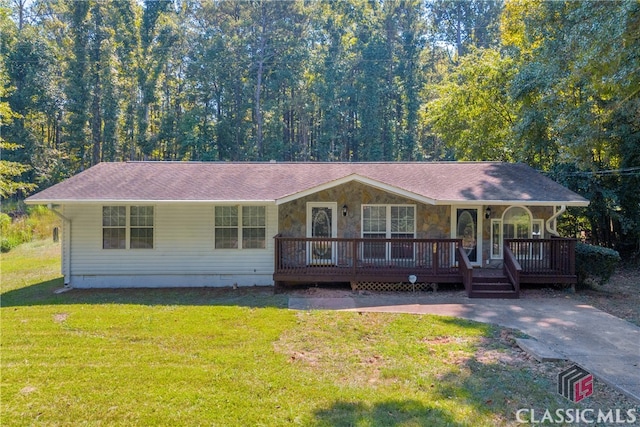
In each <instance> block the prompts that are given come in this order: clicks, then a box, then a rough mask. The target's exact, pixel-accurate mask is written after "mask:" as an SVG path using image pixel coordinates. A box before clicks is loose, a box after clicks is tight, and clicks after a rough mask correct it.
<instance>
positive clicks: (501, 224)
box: [491, 205, 544, 259]
mask: <svg viewBox="0 0 640 427" xmlns="http://www.w3.org/2000/svg"><path fill="white" fill-rule="evenodd" d="M511 208H522V209H524V210H525V211H526V212H527V213H528V214H529V235H528V237H527V239H536V238H539V239H544V219H540V218H534V217H533V214H532V213H531V210H530V209H529V208H527V207H526V206H520V205H511V206H509V207H507V208H506V209H505V210H504V212H503V213H502V217H501V218H500V219H492V220H491V258H492V259H502V258H504V253H503V246H504V239H505V237H504V224H505V221H504V216H505V214H506V213H507V212H508V211H509V209H511ZM494 224H498V227H499V230H500V237H499V242H498V244H499V252H500V256H499V257H498V256H497V255H494V253H493V246H494V243H495V242H494V239H493V227H494ZM534 225H535V226H537V227H538V229H539V230H540V234H539V236H534V234H533V229H534ZM534 252H536V253H534ZM529 257H530V258H531V259H541V258H542V257H543V249H542V245H540V250H539V251H534V250H533V245H532V246H531V247H530V248H529Z"/></svg>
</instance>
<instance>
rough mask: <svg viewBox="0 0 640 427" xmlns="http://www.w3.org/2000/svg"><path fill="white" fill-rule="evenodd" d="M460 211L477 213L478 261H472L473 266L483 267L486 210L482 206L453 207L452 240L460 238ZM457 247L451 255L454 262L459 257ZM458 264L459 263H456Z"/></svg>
mask: <svg viewBox="0 0 640 427" xmlns="http://www.w3.org/2000/svg"><path fill="white" fill-rule="evenodd" d="M458 209H475V210H476V212H477V214H476V215H477V217H476V221H477V224H476V226H477V229H476V236H475V238H476V252H477V254H478V255H477V261H475V262H474V261H472V262H471V265H473V266H482V260H483V258H484V253H483V251H482V243H483V242H482V227H484V225H483V223H482V221H483V220H484V210H483V209H482V206H479V205H452V206H451V234H450V236H451V238H452V239H457V238H458V237H457V236H458ZM456 250H457V249H455V247H454V248H453V253H452V254H451V259H452V260H457V256H456V254H455V251H456ZM454 262H456V263H457V261H454Z"/></svg>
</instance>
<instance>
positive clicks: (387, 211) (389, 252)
mask: <svg viewBox="0 0 640 427" xmlns="http://www.w3.org/2000/svg"><path fill="white" fill-rule="evenodd" d="M366 207H384V208H385V237H384V238H385V239H392V238H393V235H394V234H409V233H393V232H392V231H391V228H392V227H391V224H392V218H391V209H392V208H393V207H400V208H411V209H413V225H412V228H413V233H411V234H412V237H408V238H409V239H415V238H416V223H417V218H416V216H417V205H413V204H380V203H378V204H374V203H369V204H362V205H361V206H360V218H361V221H360V236H362V238H363V239H365V238H366V237H365V231H364V210H365V208H366ZM366 234H382V233H373V232H366ZM370 259H372V260H373V259H376V260H387V261H406V260H407V259H405V258H398V259H395V258H392V248H391V243H387V244H386V245H385V258H370ZM412 259H415V247H414V251H413V256H412Z"/></svg>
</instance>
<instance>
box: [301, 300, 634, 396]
mask: <svg viewBox="0 0 640 427" xmlns="http://www.w3.org/2000/svg"><path fill="white" fill-rule="evenodd" d="M289 308H290V309H294V310H348V311H373V312H387V313H410V314H436V315H442V316H452V317H460V318H464V319H470V320H475V321H477V322H483V323H493V324H497V325H501V326H505V327H508V328H513V329H518V330H520V331H522V332H524V333H525V334H527V335H529V336H530V337H532V338H533V339H534V340H535V341H534V342H533V344H536V345H537V346H538V347H539V348H541V349H542V351H550V353H551V354H553V353H555V354H558V355H560V357H561V358H563V359H566V360H570V361H571V362H573V363H576V364H578V365H579V366H581V367H582V368H584V369H586V370H587V371H589V372H590V373H591V374H593V375H594V376H595V377H596V378H598V379H599V380H601V381H603V382H605V383H607V384H609V385H610V386H612V387H614V388H615V389H617V390H620V391H621V392H623V393H625V394H626V395H628V396H629V397H631V398H633V399H635V400H637V401H638V402H640V328H639V327H637V326H635V325H633V324H631V323H629V322H627V321H625V320H622V319H619V318H617V317H615V316H612V315H610V314H608V313H605V312H603V311H600V310H597V309H595V308H593V307H591V306H589V305H585V304H582V303H580V302H577V301H575V300H573V299H571V298H534V299H518V300H493V299H473V300H471V299H468V298H466V297H453V298H446V297H444V298H442V297H438V298H433V297H413V296H396V295H393V296H380V295H376V296H354V297H340V298H326V297H325V298H321V297H293V296H292V297H290V298H289Z"/></svg>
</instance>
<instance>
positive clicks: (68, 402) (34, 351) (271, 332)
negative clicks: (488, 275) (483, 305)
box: [0, 243, 566, 426]
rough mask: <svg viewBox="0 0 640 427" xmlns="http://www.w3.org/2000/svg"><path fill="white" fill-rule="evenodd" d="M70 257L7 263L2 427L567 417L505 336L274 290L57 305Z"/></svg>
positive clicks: (87, 299) (43, 251) (30, 250)
mask: <svg viewBox="0 0 640 427" xmlns="http://www.w3.org/2000/svg"><path fill="white" fill-rule="evenodd" d="M58 248H59V247H58V246H56V245H53V244H50V243H34V244H29V245H23V246H21V247H18V248H16V249H15V250H14V251H12V252H10V253H9V254H5V255H3V258H2V270H3V274H2V308H1V316H2V319H1V320H2V323H1V332H2V337H1V349H2V385H1V390H0V391H1V403H2V408H1V409H2V410H1V418H0V424H1V425H3V426H11V425H31V424H48V425H60V424H74V425H75V424H83V423H85V424H90V425H93V424H101V425H214V426H249V425H251V426H261V425H264V426H279V425H311V426H386V425H402V426H439V425H451V426H458V425H473V426H482V425H486V426H495V425H513V424H516V423H515V412H516V410H517V409H519V408H532V407H533V408H552V409H553V408H556V407H560V406H562V405H565V406H566V402H565V401H562V400H561V399H562V398H561V397H559V396H558V395H557V394H556V393H555V384H554V383H553V381H552V380H550V379H549V378H547V377H545V376H541V375H539V374H537V373H536V372H534V371H532V370H529V369H524V368H523V366H524V365H522V364H519V363H511V362H512V361H513V354H512V353H513V350H512V349H511V348H510V347H509V346H508V345H507V344H506V342H505V340H504V339H500V334H501V332H503V334H504V331H500V330H499V329H497V328H494V327H491V326H487V325H483V324H479V323H473V322H468V321H462V320H457V319H451V318H442V317H435V316H411V315H396V314H382V313H346V312H326V311H314V312H295V311H290V310H288V309H287V308H286V304H287V296H286V295H273V294H272V292H271V291H270V290H262V289H248V290H242V289H240V290H236V291H234V290H231V289H225V290H216V289H177V290H176V289H172V290H149V289H146V290H92V291H79V290H72V291H69V292H65V293H60V294H56V293H54V292H53V291H54V290H55V289H58V288H60V287H61V286H62V280H61V279H60V278H59V277H58V276H59V275H58V274H57V273H56V271H58V270H59V264H58V263H59V258H58Z"/></svg>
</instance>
